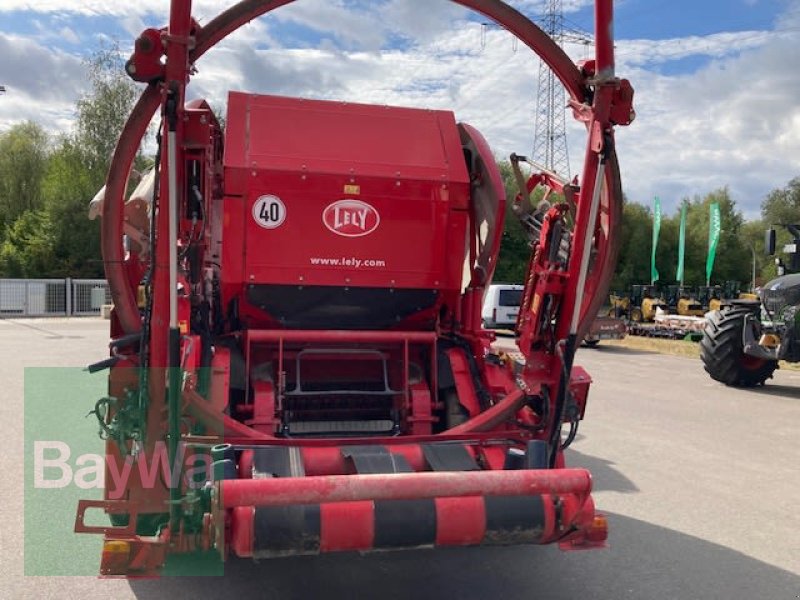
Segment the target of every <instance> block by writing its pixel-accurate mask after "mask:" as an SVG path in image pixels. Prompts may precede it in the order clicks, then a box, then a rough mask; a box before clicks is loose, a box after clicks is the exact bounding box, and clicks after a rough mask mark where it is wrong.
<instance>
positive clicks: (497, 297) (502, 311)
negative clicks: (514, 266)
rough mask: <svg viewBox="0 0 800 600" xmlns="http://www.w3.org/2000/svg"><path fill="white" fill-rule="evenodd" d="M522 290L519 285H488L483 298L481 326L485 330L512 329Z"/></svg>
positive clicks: (515, 320)
mask: <svg viewBox="0 0 800 600" xmlns="http://www.w3.org/2000/svg"><path fill="white" fill-rule="evenodd" d="M522 290H523V288H522V286H521V285H512V284H496V285H490V286H489V289H488V290H486V295H485V296H484V297H483V310H482V311H481V319H482V320H483V326H484V327H486V328H487V329H496V328H498V327H500V328H503V327H514V326H515V325H516V323H517V315H518V314H519V305H520V303H521V302H522Z"/></svg>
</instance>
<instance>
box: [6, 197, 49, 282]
mask: <svg viewBox="0 0 800 600" xmlns="http://www.w3.org/2000/svg"><path fill="white" fill-rule="evenodd" d="M53 248H54V244H53V240H52V239H51V238H50V227H49V224H48V222H47V214H46V213H45V212H44V211H41V210H29V211H26V212H24V213H22V215H20V216H19V218H17V220H16V221H14V223H13V224H12V225H11V227H9V229H8V231H7V233H6V239H5V240H4V241H3V243H2V245H0V272H2V273H3V275H4V276H5V277H42V276H47V275H49V274H50V268H51V266H52V264H53Z"/></svg>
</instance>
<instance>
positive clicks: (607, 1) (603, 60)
mask: <svg viewBox="0 0 800 600" xmlns="http://www.w3.org/2000/svg"><path fill="white" fill-rule="evenodd" d="M594 24H595V25H594V27H595V62H596V71H597V76H598V78H600V79H603V80H605V79H610V78H611V77H614V1H613V0H595V3H594Z"/></svg>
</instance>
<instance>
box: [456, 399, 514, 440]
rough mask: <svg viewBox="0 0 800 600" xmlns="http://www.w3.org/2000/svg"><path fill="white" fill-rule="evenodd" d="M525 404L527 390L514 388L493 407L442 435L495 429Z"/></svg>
mask: <svg viewBox="0 0 800 600" xmlns="http://www.w3.org/2000/svg"><path fill="white" fill-rule="evenodd" d="M523 404H525V392H523V391H522V390H514V391H513V392H511V393H510V394H508V395H507V396H506V397H505V398H503V399H502V400H501V401H500V402H498V403H497V404H495V405H494V406H492V407H491V408H489V409H487V410H485V411H483V412H482V413H480V414H479V415H476V416H474V417H473V418H471V419H470V420H469V421H466V422H465V423H462V424H461V425H456V426H455V427H453V428H451V429H448V430H447V431H444V432H442V433H441V434H440V435H453V434H460V433H471V432H473V431H488V430H490V429H494V428H495V427H497V426H498V425H500V424H502V423H504V422H505V421H507V420H508V419H510V418H511V417H513V416H514V413H516V412H517V411H518V410H519V409H520V408H522V406H523Z"/></svg>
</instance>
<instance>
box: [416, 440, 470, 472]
mask: <svg viewBox="0 0 800 600" xmlns="http://www.w3.org/2000/svg"><path fill="white" fill-rule="evenodd" d="M422 452H423V454H424V455H425V460H426V461H428V465H429V466H430V468H431V470H433V471H480V467H479V466H478V463H476V462H475V459H474V458H473V457H472V455H471V454H470V453H469V451H468V450H467V449H466V448H465V447H464V446H462V445H460V444H423V446H422Z"/></svg>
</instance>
